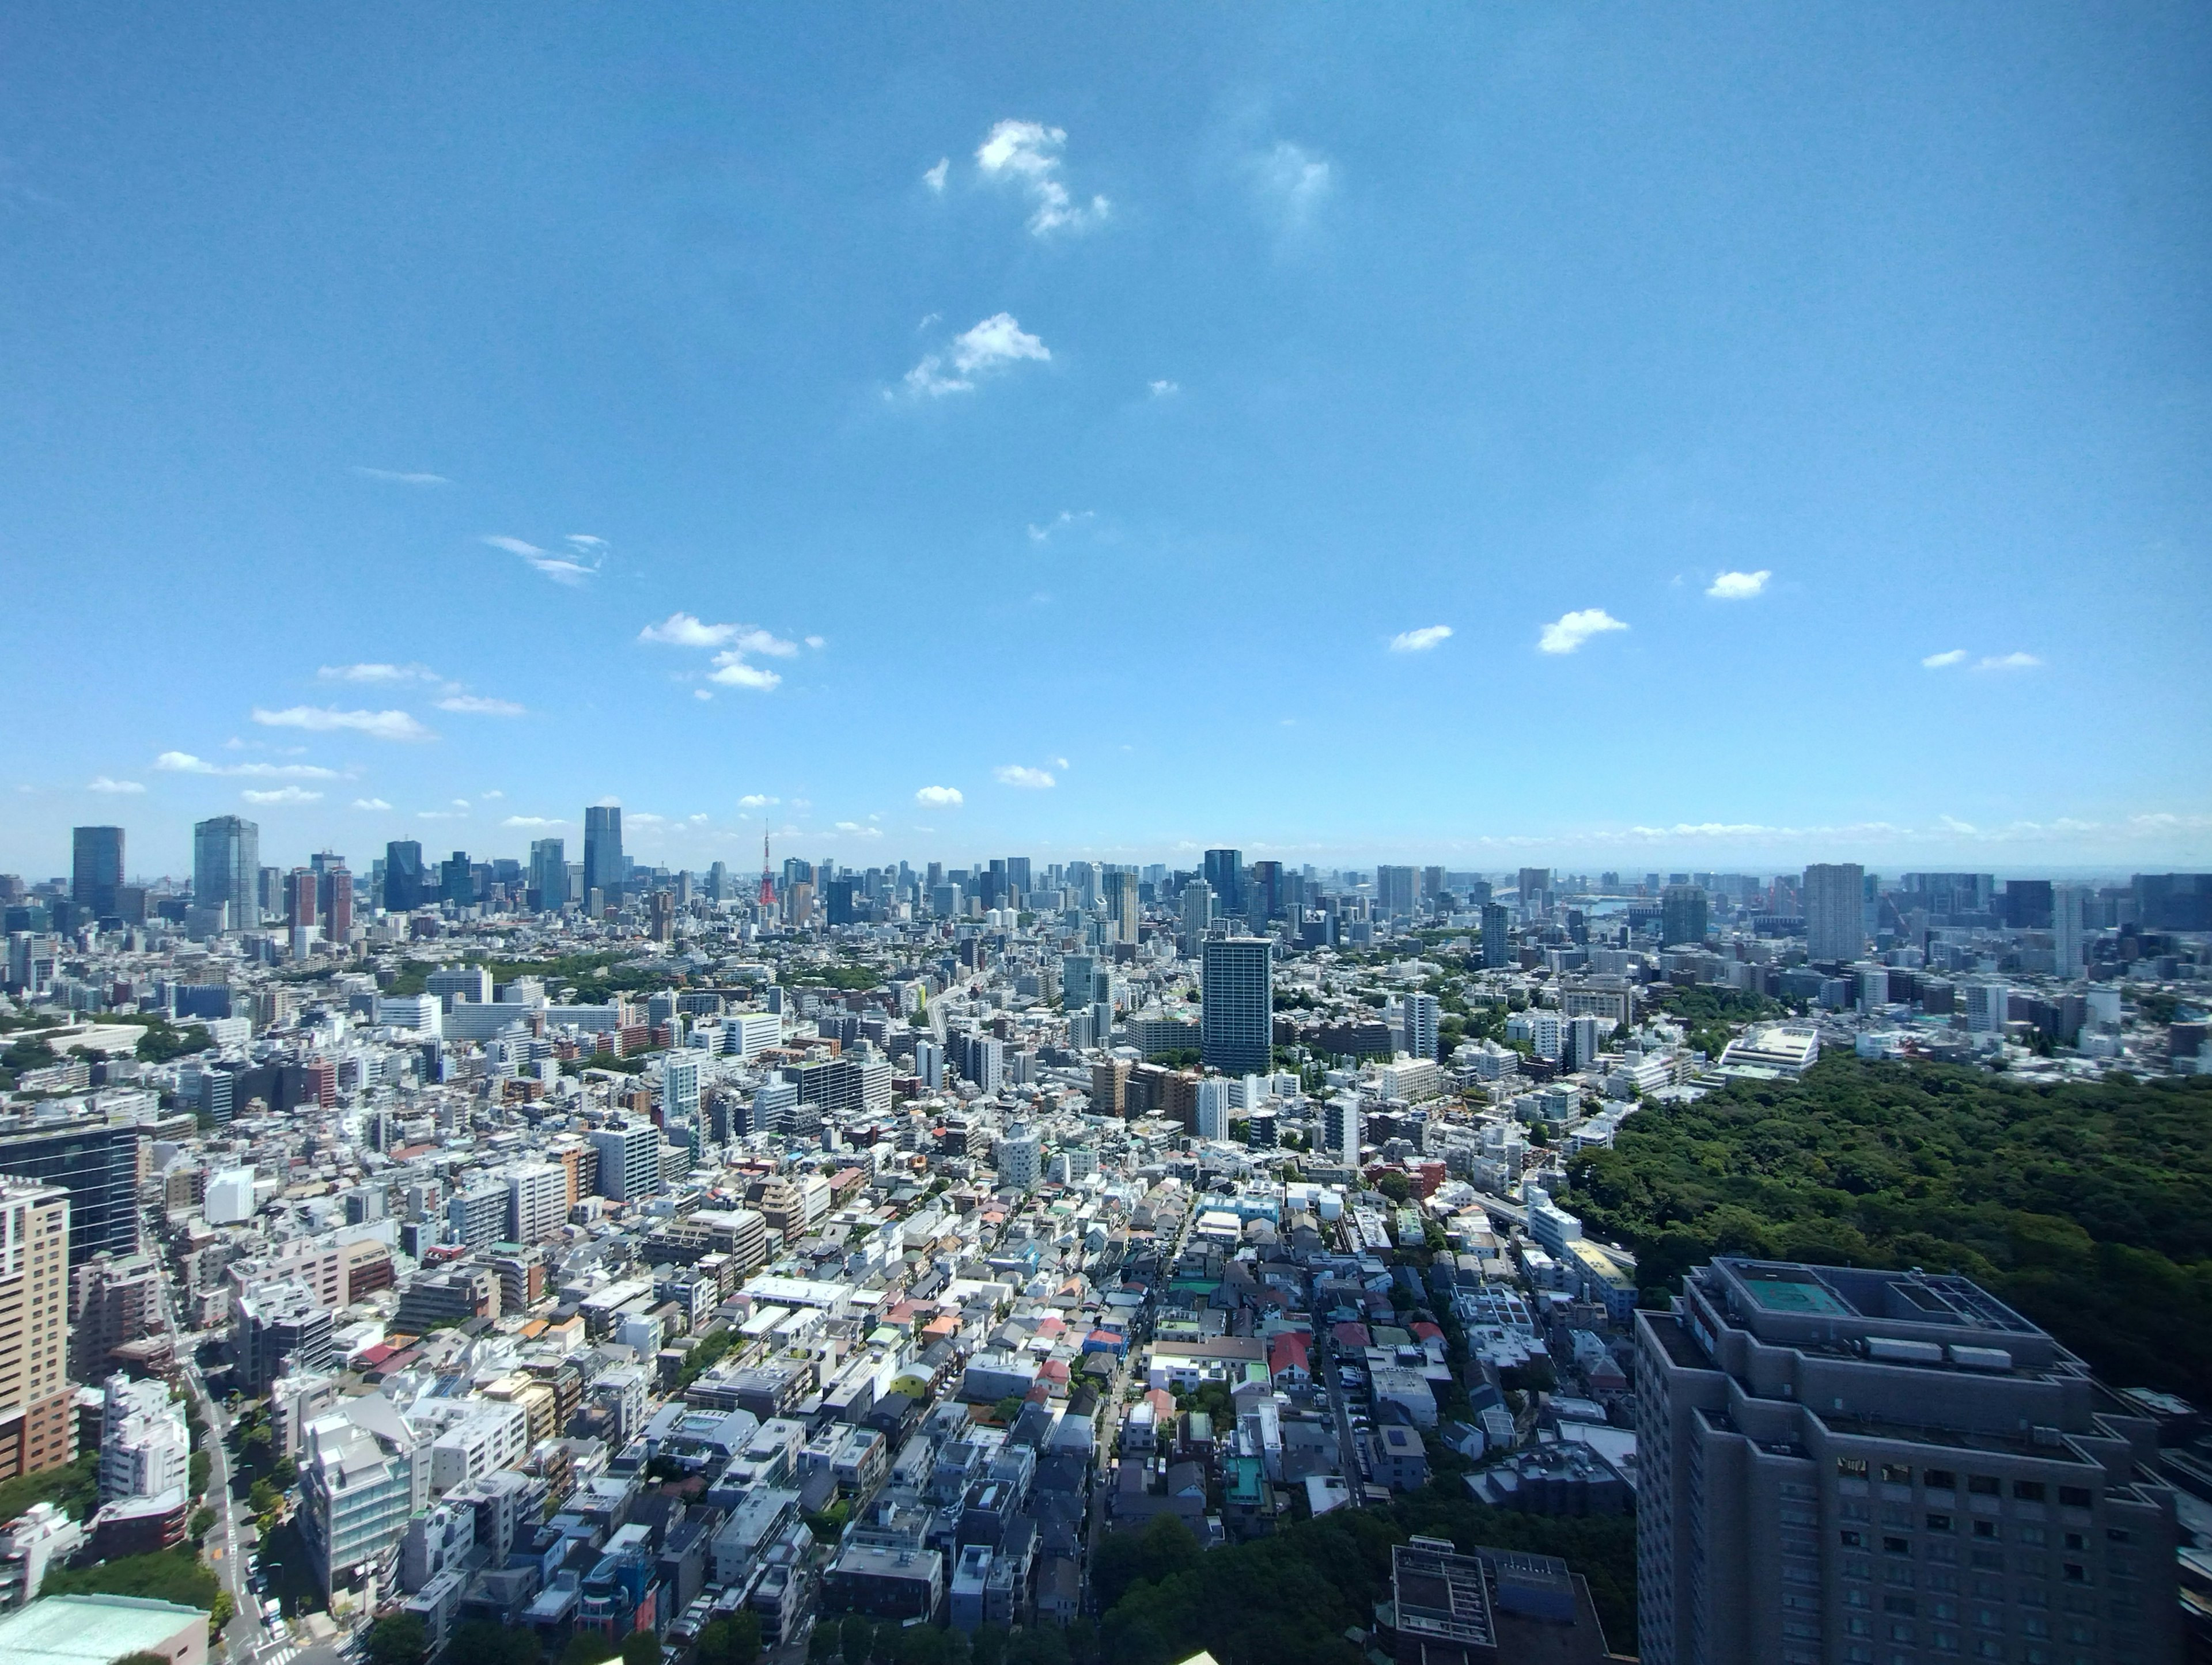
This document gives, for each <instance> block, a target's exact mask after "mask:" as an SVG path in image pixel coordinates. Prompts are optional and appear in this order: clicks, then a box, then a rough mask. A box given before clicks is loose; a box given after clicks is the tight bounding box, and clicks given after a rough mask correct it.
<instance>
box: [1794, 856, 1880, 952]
mask: <svg viewBox="0 0 2212 1665" xmlns="http://www.w3.org/2000/svg"><path fill="white" fill-rule="evenodd" d="M1865 890H1866V869H1865V868H1863V867H1862V866H1859V864H1858V863H1857V862H1856V861H1831V862H1820V863H1816V864H1815V865H1814V866H1810V867H1808V868H1807V869H1806V870H1805V890H1804V906H1805V956H1806V957H1807V958H1808V959H1810V960H1814V961H1818V962H1821V963H1826V962H1830V961H1846V962H1847V961H1850V960H1855V959H1857V958H1858V957H1859V954H1860V951H1862V950H1863V949H1864V948H1865V947H1866V898H1865Z"/></svg>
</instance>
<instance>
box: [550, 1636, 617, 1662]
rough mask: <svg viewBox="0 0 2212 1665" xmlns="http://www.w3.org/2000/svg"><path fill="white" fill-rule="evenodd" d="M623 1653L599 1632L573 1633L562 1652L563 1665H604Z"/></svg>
mask: <svg viewBox="0 0 2212 1665" xmlns="http://www.w3.org/2000/svg"><path fill="white" fill-rule="evenodd" d="M620 1651H621V1650H620V1649H618V1648H617V1647H616V1646H615V1644H613V1643H612V1642H611V1641H609V1640H608V1639H607V1638H605V1637H604V1636H601V1635H600V1634H599V1632H597V1631H573V1632H570V1633H569V1636H568V1646H567V1647H565V1648H563V1649H562V1650H561V1665H604V1662H605V1661H607V1660H610V1659H612V1658H613V1657H614V1656H616V1655H617V1653H619V1652H620Z"/></svg>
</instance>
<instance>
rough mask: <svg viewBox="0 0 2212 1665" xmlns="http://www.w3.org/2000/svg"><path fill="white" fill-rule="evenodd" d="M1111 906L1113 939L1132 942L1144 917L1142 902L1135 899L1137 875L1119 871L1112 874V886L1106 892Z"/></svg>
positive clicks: (1135, 938)
mask: <svg viewBox="0 0 2212 1665" xmlns="http://www.w3.org/2000/svg"><path fill="white" fill-rule="evenodd" d="M1107 894H1108V896H1109V898H1110V900H1111V901H1112V903H1113V906H1112V908H1111V909H1110V911H1111V912H1112V914H1113V915H1114V924H1115V931H1114V940H1115V941H1116V942H1134V941H1136V940H1137V927H1138V926H1139V924H1140V923H1141V922H1142V921H1143V919H1144V917H1145V909H1144V904H1143V903H1142V902H1139V901H1138V900H1137V876H1136V874H1134V873H1130V872H1121V873H1116V874H1115V875H1114V883H1113V888H1112V890H1109V892H1108V893H1107Z"/></svg>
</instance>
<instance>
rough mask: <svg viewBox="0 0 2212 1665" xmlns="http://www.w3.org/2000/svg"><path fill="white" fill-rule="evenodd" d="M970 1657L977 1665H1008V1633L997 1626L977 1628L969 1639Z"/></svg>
mask: <svg viewBox="0 0 2212 1665" xmlns="http://www.w3.org/2000/svg"><path fill="white" fill-rule="evenodd" d="M968 1656H969V1658H970V1659H972V1660H973V1661H975V1665H1006V1631H1005V1630H1004V1629H1003V1628H1001V1627H1000V1626H997V1625H979V1626H976V1627H975V1635H973V1636H971V1637H969V1638H968Z"/></svg>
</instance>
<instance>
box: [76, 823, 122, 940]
mask: <svg viewBox="0 0 2212 1665" xmlns="http://www.w3.org/2000/svg"><path fill="white" fill-rule="evenodd" d="M122 888H123V829H122V828H120V827H79V828H77V829H76V832H75V833H74V835H73V836H71V838H70V901H71V902H75V903H76V905H77V906H78V907H80V908H89V909H90V910H91V912H92V915H93V917H94V919H106V918H107V917H108V916H109V915H112V914H113V913H114V912H115V893H116V892H117V891H118V890H121V889H122Z"/></svg>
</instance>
